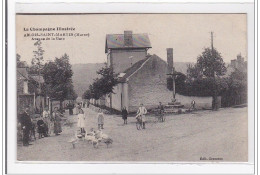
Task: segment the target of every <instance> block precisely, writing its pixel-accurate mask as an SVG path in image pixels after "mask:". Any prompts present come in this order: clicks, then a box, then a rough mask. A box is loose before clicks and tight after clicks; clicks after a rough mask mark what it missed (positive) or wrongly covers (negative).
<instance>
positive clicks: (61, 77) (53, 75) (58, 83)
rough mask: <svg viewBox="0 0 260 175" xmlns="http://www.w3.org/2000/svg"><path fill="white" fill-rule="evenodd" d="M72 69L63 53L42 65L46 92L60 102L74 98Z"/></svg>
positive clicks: (75, 96) (67, 57)
mask: <svg viewBox="0 0 260 175" xmlns="http://www.w3.org/2000/svg"><path fill="white" fill-rule="evenodd" d="M72 75H73V72H72V69H71V64H70V63H69V56H68V55H67V54H66V53H65V54H64V55H62V56H61V58H56V59H55V61H54V62H48V63H46V64H45V65H44V67H43V77H44V81H45V83H46V89H45V91H46V93H47V94H48V95H49V96H50V97H51V98H52V99H55V100H59V101H60V108H61V109H62V102H63V101H64V100H65V99H73V100H74V99H76V98H77V95H76V93H75V91H74V88H73V84H72Z"/></svg>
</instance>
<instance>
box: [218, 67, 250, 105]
mask: <svg viewBox="0 0 260 175" xmlns="http://www.w3.org/2000/svg"><path fill="white" fill-rule="evenodd" d="M225 80H226V84H227V87H226V88H225V89H224V90H223V91H222V95H221V97H222V99H221V102H222V106H223V107H230V106H233V105H239V104H243V103H247V73H246V71H241V70H239V69H235V70H234V71H233V72H232V73H231V74H230V76H229V77H228V78H225Z"/></svg>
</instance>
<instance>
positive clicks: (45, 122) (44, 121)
mask: <svg viewBox="0 0 260 175" xmlns="http://www.w3.org/2000/svg"><path fill="white" fill-rule="evenodd" d="M36 120H37V122H36V123H35V122H34V121H33V119H32V117H31V114H30V110H29V107H26V108H25V110H24V112H23V113H22V114H21V116H20V120H19V125H20V126H21V129H22V140H23V145H24V146H28V145H30V144H29V141H30V138H31V137H32V136H34V139H36V137H35V130H36V128H37V132H38V133H39V139H40V138H43V137H48V136H50V135H51V133H52V131H53V133H54V134H55V135H59V134H60V133H61V132H62V127H61V120H62V114H61V113H60V112H59V111H58V107H55V108H54V112H53V113H52V114H51V113H50V112H49V110H48V108H45V109H44V111H43V113H42V115H41V117H40V118H38V119H36ZM36 126H37V127H36Z"/></svg>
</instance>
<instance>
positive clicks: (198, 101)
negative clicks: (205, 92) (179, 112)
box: [175, 94, 212, 109]
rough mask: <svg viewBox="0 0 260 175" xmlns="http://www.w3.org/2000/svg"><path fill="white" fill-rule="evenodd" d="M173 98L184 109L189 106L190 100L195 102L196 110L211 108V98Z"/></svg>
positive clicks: (177, 95) (179, 96)
mask: <svg viewBox="0 0 260 175" xmlns="http://www.w3.org/2000/svg"><path fill="white" fill-rule="evenodd" d="M175 98H176V99H177V101H178V102H181V104H182V105H184V107H185V108H189V107H190V106H191V102H192V100H194V101H195V107H196V108H197V109H211V108H212V97H195V96H184V95H180V94H176V95H175Z"/></svg>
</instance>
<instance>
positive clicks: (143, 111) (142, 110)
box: [137, 103, 147, 129]
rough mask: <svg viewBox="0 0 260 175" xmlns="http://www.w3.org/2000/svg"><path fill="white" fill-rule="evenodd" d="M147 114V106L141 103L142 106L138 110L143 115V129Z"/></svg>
mask: <svg viewBox="0 0 260 175" xmlns="http://www.w3.org/2000/svg"><path fill="white" fill-rule="evenodd" d="M145 114H147V110H146V108H145V107H144V105H143V104H142V103H141V104H140V107H139V109H138V111H137V115H140V116H141V119H142V124H143V129H145V122H146V120H145Z"/></svg>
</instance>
